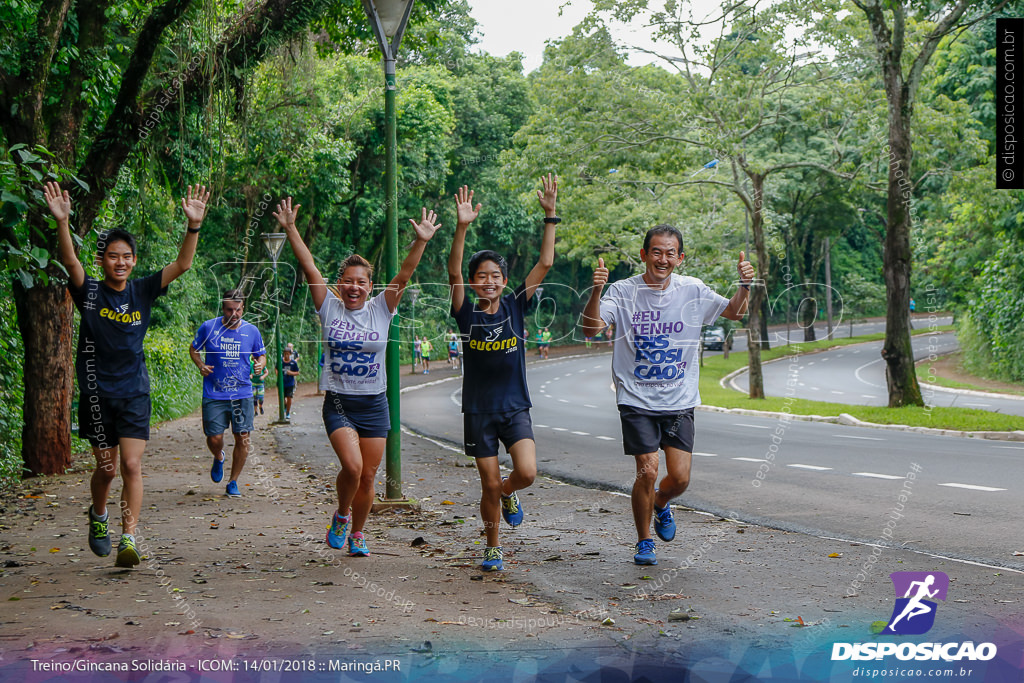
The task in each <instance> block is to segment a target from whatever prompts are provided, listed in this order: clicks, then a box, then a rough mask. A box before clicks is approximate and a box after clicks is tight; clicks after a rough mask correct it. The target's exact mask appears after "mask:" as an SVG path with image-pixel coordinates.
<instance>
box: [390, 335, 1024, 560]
mask: <svg viewBox="0 0 1024 683" xmlns="http://www.w3.org/2000/svg"><path fill="white" fill-rule="evenodd" d="M610 360H611V358H610V355H607V354H605V355H600V356H593V355H592V356H587V357H582V358H575V359H564V360H552V361H547V362H538V363H531V364H530V366H529V369H528V372H527V375H528V378H529V382H530V390H531V395H532V397H533V402H534V409H533V411H532V416H533V421H534V427H535V433H536V438H537V447H538V467H539V469H540V470H541V472H543V473H545V474H548V475H551V476H554V477H557V478H559V479H562V480H565V481H570V482H573V483H580V484H585V485H588V486H591V487H596V488H603V489H610V490H617V491H628V490H629V489H630V487H631V486H632V472H633V469H634V466H633V461H632V459H631V458H629V457H628V456H625V455H623V453H622V447H621V441H620V439H621V433H620V430H619V422H618V412H617V410H616V407H615V400H614V398H615V397H614V393H613V392H612V389H611V371H610ZM460 397H461V389H460V382H459V381H458V380H455V381H449V382H442V383H439V384H436V385H432V386H426V387H424V388H422V389H418V390H416V391H412V392H408V393H405V394H403V397H402V415H403V419H402V422H403V423H404V424H406V425H407V426H408V427H410V428H412V429H413V430H415V431H417V432H420V433H423V434H427V435H430V436H434V437H439V438H441V439H444V440H447V441H449V442H451V443H454V444H461V443H462V416H461V413H460V407H459V401H460ZM696 424H697V439H696V444H695V447H694V451H695V453H694V464H693V479H692V484H691V486H690V489H689V490H688V491H687V492H686V493H685V494H684V495H683V496H682V497H680V498H679V499H678V500H677V501H676V502H677V503H681V504H684V505H688V506H690V507H694V508H696V509H699V510H705V511H708V512H713V513H717V514H720V515H723V516H727V517H730V518H734V519H739V520H743V521H748V522H753V523H758V524H764V525H768V526H773V527H777V528H781V529H787V530H792V531H800V532H805V533H811V534H815V535H819V536H832V537H839V538H845V539H850V540H856V541H863V542H876V541H878V540H879V539H880V540H881V541H882V542H883V543H891V544H892V545H895V546H901V547H907V548H911V549H915V550H921V551H926V552H931V553H935V554H938V555H944V556H949V557H955V558H960V559H968V560H975V561H981V562H985V563H989V564H993V565H998V566H1005V567H1011V568H1016V569H1021V570H1024V561H1022V559H1021V558H1019V557H1014V555H1013V553H1014V552H1015V551H1024V537H1022V536H1024V534H1022V533H1021V531H1020V526H1019V524H1018V523H1016V522H1015V521H1013V520H1019V519H1021V517H1022V516H1024V496H1022V495H1021V494H1022V493H1024V444H1021V443H1014V442H1011V443H1007V442H998V441H984V440H978V439H963V438H955V437H939V436H929V435H922V434H916V433H912V432H898V431H891V430H873V429H867V428H859V427H845V426H840V425H833V424H826V423H814V422H802V421H788V422H783V421H780V420H778V419H776V418H761V417H750V416H740V415H731V414H722V413H714V412H707V411H700V412H698V414H697V419H696ZM773 437H774V443H773ZM773 446H775V447H777V450H776V449H775V448H772V447H773ZM502 457H503V458H504V457H507V456H504V455H503V456H502ZM759 471H760V472H763V473H764V474H763V475H762V476H763V477H764V478H763V479H759V478H758V474H757V473H758V472H759ZM911 474H912V477H911ZM901 495H902V498H903V499H902V500H900V497H901ZM887 529H888V531H886V530H887Z"/></svg>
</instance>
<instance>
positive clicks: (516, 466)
mask: <svg viewBox="0 0 1024 683" xmlns="http://www.w3.org/2000/svg"><path fill="white" fill-rule="evenodd" d="M508 454H509V456H510V457H511V458H512V472H511V473H510V474H509V475H508V479H506V480H505V481H504V483H502V485H501V495H503V496H510V495H512V492H513V491H518V490H520V489H525V488H526V487H527V486H529V485H530V484H532V483H533V480H534V479H536V478H537V444H536V443H535V442H534V440H533V439H520V440H519V441H516V442H515V443H514V444H512V447H511V448H510V449H508Z"/></svg>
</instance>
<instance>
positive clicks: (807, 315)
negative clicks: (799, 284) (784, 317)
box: [797, 281, 818, 342]
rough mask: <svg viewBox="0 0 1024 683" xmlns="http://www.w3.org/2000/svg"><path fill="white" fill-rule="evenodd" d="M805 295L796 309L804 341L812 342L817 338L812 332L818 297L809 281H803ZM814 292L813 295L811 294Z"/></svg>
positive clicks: (816, 317)
mask: <svg viewBox="0 0 1024 683" xmlns="http://www.w3.org/2000/svg"><path fill="white" fill-rule="evenodd" d="M804 288H805V290H804V291H805V297H804V300H803V301H801V302H800V308H798V309H797V312H798V315H799V320H800V327H802V328H803V330H804V341H805V342H812V341H815V340H817V338H818V337H817V335H816V333H815V332H814V323H815V321H816V320H817V319H818V297H817V296H816V294H817V292H815V289H816V288H815V286H814V285H813V284H812V283H811V282H809V281H805V282H804ZM812 294H815V296H811V295H812Z"/></svg>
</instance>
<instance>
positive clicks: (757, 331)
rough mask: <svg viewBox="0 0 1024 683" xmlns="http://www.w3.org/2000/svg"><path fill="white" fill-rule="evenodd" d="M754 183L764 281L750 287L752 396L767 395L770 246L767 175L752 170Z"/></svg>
mask: <svg viewBox="0 0 1024 683" xmlns="http://www.w3.org/2000/svg"><path fill="white" fill-rule="evenodd" d="M747 175H748V176H749V177H750V180H751V182H752V183H753V199H754V201H753V204H754V210H753V211H752V214H753V215H752V216H751V217H750V231H751V232H752V233H753V234H754V251H756V252H757V271H758V272H757V278H758V279H760V280H762V281H763V283H762V284H755V285H754V286H752V287H751V288H750V301H749V302H748V305H747V311H748V313H749V318H748V319H747V335H748V337H747V359H748V360H747V372H748V373H749V374H750V398H764V375H763V374H762V372H761V345H762V341H763V340H762V338H761V317H762V316H761V310H762V306H763V304H764V300H765V299H766V298H767V295H768V290H767V287H768V247H767V246H766V245H765V242H764V230H763V227H762V226H763V223H764V220H763V213H762V207H763V206H764V176H762V175H760V174H757V173H748V174H747Z"/></svg>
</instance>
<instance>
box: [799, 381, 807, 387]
mask: <svg viewBox="0 0 1024 683" xmlns="http://www.w3.org/2000/svg"><path fill="white" fill-rule="evenodd" d="M797 386H801V387H805V386H807V385H806V384H804V383H803V382H797Z"/></svg>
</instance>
